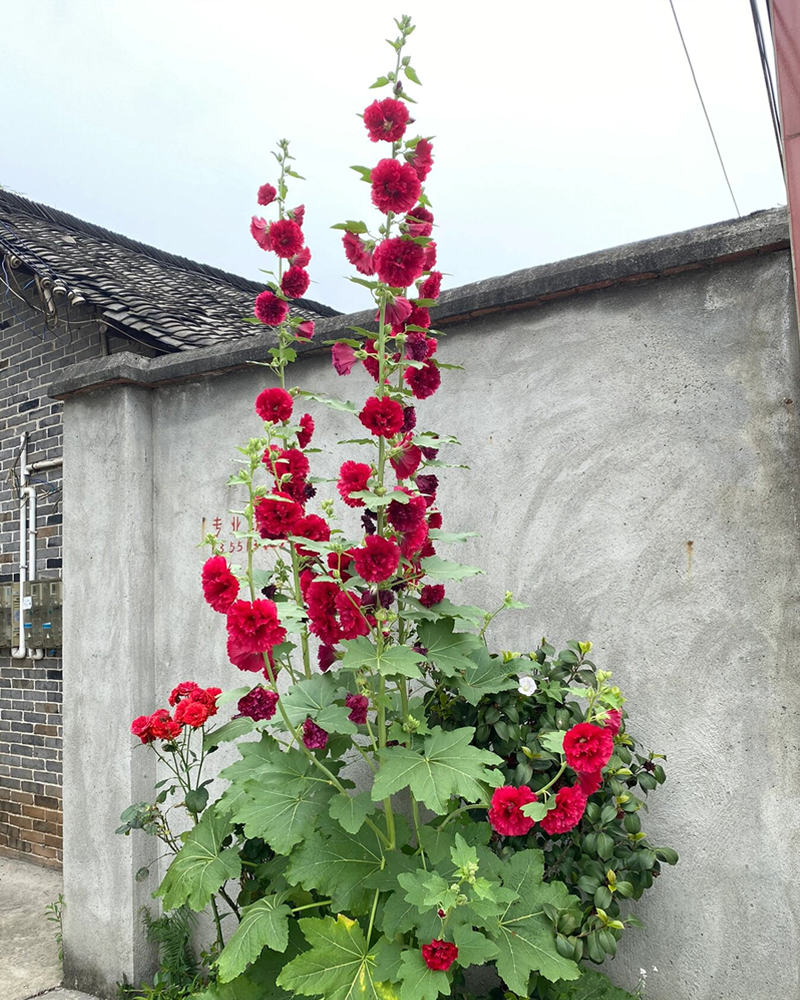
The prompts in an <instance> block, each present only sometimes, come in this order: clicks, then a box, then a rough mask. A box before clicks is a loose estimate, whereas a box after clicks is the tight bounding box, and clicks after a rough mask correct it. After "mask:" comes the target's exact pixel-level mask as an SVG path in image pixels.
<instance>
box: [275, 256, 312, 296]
mask: <svg viewBox="0 0 800 1000" xmlns="http://www.w3.org/2000/svg"><path fill="white" fill-rule="evenodd" d="M310 281H311V279H310V278H309V276H308V271H305V270H303V268H302V267H298V266H297V265H296V264H293V265H292V266H291V267H290V268H289V270H288V271H287V272H286V274H284V276H283V277H282V278H281V291H282V292H283V294H284V295H285V296H286V298H287V299H299V298H300V297H301V296H302V295H305V294H306V292H307V291H308V286H309V283H310Z"/></svg>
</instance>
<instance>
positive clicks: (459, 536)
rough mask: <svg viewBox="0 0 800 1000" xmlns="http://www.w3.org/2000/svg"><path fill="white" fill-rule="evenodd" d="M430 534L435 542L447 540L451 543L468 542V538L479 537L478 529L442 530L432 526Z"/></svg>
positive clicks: (447, 542)
mask: <svg viewBox="0 0 800 1000" xmlns="http://www.w3.org/2000/svg"><path fill="white" fill-rule="evenodd" d="M428 535H429V536H430V538H431V539H433V541H435V542H445V543H446V544H451V543H455V542H466V540H467V539H468V538H479V537H480V535H479V534H478V532H477V531H457V532H453V531H442V530H441V529H440V528H431V530H430V531H429V532H428Z"/></svg>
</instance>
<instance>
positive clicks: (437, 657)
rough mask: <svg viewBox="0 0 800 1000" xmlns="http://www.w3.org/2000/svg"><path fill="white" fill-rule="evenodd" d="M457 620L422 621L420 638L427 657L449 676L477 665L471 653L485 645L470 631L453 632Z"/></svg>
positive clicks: (419, 628)
mask: <svg viewBox="0 0 800 1000" xmlns="http://www.w3.org/2000/svg"><path fill="white" fill-rule="evenodd" d="M454 625H455V622H454V621H453V619H452V618H444V619H441V620H439V621H437V622H420V624H419V627H418V629H417V634H418V635H419V640H420V642H421V643H422V645H423V646H424V647H425V649H427V650H428V653H427V659H428V660H429V661H430V662H431V663H433V664H435V666H436V667H437V668H438V669H439V670H441V672H442V673H443V674H445V675H446V676H447V677H453V676H454V675H455V674H459V673H461V672H462V671H463V672H466V670H467V669H468V668H469V667H474V666H475V661H474V660H472V659H471V658H470V654H471V653H473V652H474V651H475V650H478V649H481V648H482V647H483V642H482V641H481V640H480V639H479V638H478V637H477V636H476V635H472V634H471V633H469V632H453V626H454Z"/></svg>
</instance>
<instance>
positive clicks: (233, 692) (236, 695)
mask: <svg viewBox="0 0 800 1000" xmlns="http://www.w3.org/2000/svg"><path fill="white" fill-rule="evenodd" d="M253 572H255V570H254V571H253ZM258 589H260V588H258ZM251 690H252V688H251V687H250V685H249V684H245V685H244V686H243V687H238V688H230V689H229V690H228V691H223V692H222V694H220V695H217V708H219V707H220V706H222V705H229V704H230V703H231V702H232V701H238V700H239V699H240V698H244V696H245V695H246V694H250V691H251Z"/></svg>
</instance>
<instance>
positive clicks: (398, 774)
mask: <svg viewBox="0 0 800 1000" xmlns="http://www.w3.org/2000/svg"><path fill="white" fill-rule="evenodd" d="M474 735H475V730H474V729H473V728H472V727H471V726H465V727H463V728H462V729H458V730H454V731H453V732H449V733H447V732H445V731H444V730H443V729H441V728H439V727H438V726H437V727H435V728H434V729H433V731H432V734H431V735H430V736H427V737H426V738H425V749H424V752H423V753H418V752H417V751H415V750H409V749H408V748H406V747H402V746H400V747H390V748H389V749H388V750H381V751H380V757H381V767H380V770H379V771H378V774H377V775H376V777H375V782H374V784H373V787H372V799H373V801H375V802H378V801H380V800H381V799H385V798H388V796H390V795H394V794H395V793H396V792H399V791H401V790H402V789H403V788H409V787H410V788H411V791H412V792H413V793H414V795H415V796H416V798H417V799H418V800H419V801H421V802H424V803H425V805H426V806H428V808H429V809H432V810H433V811H434V812H435V813H438V814H440V815H441V814H442V813H444V812H446V810H447V804H448V800H449V799H450V798H451V797H452V796H453V795H457V796H460V797H461V798H464V799H466V800H467V801H468V802H482V801H485V800H486V799H487V798H488V789H489V788H497V787H499V786H500V785H502V784H503V776H502V774H501V773H500V772H499V771H490V770H489V767H492V766H495V767H496V766H497V765H499V764H502V760H501V758H500V757H497V756H496V755H495V754H493V753H490V752H489V751H488V750H479V749H477V747H473V746H471V745H470V742H471V740H472V737H473V736H474Z"/></svg>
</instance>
